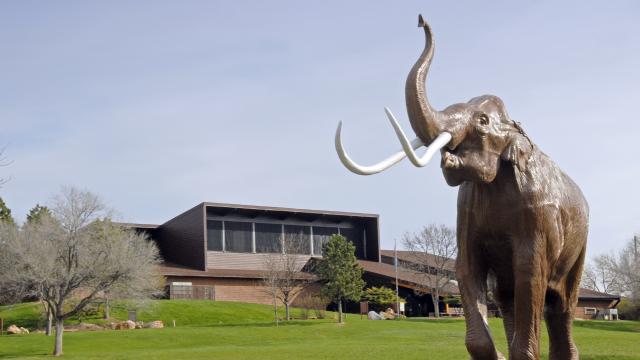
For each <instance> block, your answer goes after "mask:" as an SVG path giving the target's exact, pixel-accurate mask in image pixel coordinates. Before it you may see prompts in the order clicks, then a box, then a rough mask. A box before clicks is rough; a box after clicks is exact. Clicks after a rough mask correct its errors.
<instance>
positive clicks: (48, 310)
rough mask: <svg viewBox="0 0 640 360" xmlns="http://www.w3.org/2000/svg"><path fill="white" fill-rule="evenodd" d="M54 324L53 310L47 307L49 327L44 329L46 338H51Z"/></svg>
mask: <svg viewBox="0 0 640 360" xmlns="http://www.w3.org/2000/svg"><path fill="white" fill-rule="evenodd" d="M52 324H53V313H52V312H51V308H50V307H49V306H47V326H46V327H45V329H44V334H45V335H46V336H51V325H52Z"/></svg>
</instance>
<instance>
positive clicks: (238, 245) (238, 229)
mask: <svg viewBox="0 0 640 360" xmlns="http://www.w3.org/2000/svg"><path fill="white" fill-rule="evenodd" d="M252 236H253V227H252V225H251V223H250V222H239V221H225V222H224V245H225V251H231V252H242V253H250V252H251V238H252Z"/></svg>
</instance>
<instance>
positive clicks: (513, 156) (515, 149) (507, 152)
mask: <svg viewBox="0 0 640 360" xmlns="http://www.w3.org/2000/svg"><path fill="white" fill-rule="evenodd" d="M532 150H533V148H532V146H531V143H530V142H529V140H528V139H527V138H525V137H524V136H522V135H521V134H517V135H513V137H512V138H511V140H510V141H509V144H508V145H507V147H506V148H505V149H504V151H503V152H502V155H501V157H502V159H503V160H506V161H510V162H511V163H512V164H513V165H514V166H517V167H518V170H520V171H525V170H526V169H527V162H528V161H529V157H530V156H531V151H532Z"/></svg>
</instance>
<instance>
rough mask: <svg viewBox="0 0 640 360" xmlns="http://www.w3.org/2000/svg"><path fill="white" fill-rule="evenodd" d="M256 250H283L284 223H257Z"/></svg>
mask: <svg viewBox="0 0 640 360" xmlns="http://www.w3.org/2000/svg"><path fill="white" fill-rule="evenodd" d="M256 252H257V253H280V252H282V225H280V224H261V223H256Z"/></svg>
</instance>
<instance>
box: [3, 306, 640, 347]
mask: <svg viewBox="0 0 640 360" xmlns="http://www.w3.org/2000/svg"><path fill="white" fill-rule="evenodd" d="M114 311H115V315H117V316H118V317H121V318H125V317H126V312H125V309H124V308H120V307H119V308H117V309H116V310H114ZM271 311H272V309H271V307H269V306H264V305H252V304H242V303H229V302H207V301H202V302H194V301H168V300H163V301H158V302H153V303H152V304H149V306H148V307H146V309H145V310H143V311H140V313H139V318H141V319H142V320H145V321H149V320H156V319H162V320H164V321H165V323H169V322H170V321H171V320H173V319H174V318H175V320H176V323H177V327H175V328H173V327H169V328H165V329H142V330H123V331H111V330H105V331H95V332H77V333H67V334H65V340H64V342H65V356H64V357H65V358H69V359H98V358H100V359H104V358H107V359H171V360H175V359H183V358H188V359H190V360H195V359H292V358H295V359H363V358H366V359H390V358H392V359H465V358H468V355H467V354H466V350H465V347H464V337H465V325H464V321H462V320H460V319H442V320H425V319H411V320H402V321H369V320H366V319H364V320H360V318H359V316H357V315H349V316H348V319H347V323H346V324H345V325H342V326H340V325H338V324H336V323H335V322H333V321H331V320H320V321H318V320H308V321H304V320H298V321H292V322H289V323H287V324H286V325H285V326H279V327H275V325H274V324H273V323H271V321H272V312H271ZM20 314H22V315H20ZM18 315H20V316H25V317H26V318H25V319H18V318H17V317H16V316H18ZM0 316H5V317H7V316H10V319H13V320H15V321H16V323H20V322H21V321H27V322H28V321H34V320H33V318H34V317H35V318H37V317H38V307H37V304H36V305H34V304H22V305H20V306H15V307H13V308H11V309H8V308H6V307H3V308H1V309H0ZM29 319H31V320H29ZM75 321H77V320H75ZM92 321H100V320H99V319H93V320H92ZM489 324H490V327H491V329H492V331H493V333H494V337H495V339H496V344H497V346H498V347H499V349H500V350H501V351H502V352H506V348H507V345H506V340H505V336H504V332H503V330H502V322H501V320H500V319H490V322H489ZM574 334H575V339H576V342H577V345H578V348H579V350H580V355H581V357H580V358H581V359H587V360H589V359H617V360H629V359H640V322H629V321H618V322H604V321H576V322H575V326H574ZM547 347H548V341H547V337H546V332H545V331H543V336H542V351H543V353H542V358H543V359H546V358H547V356H546V353H547V350H546V349H547ZM52 348H53V338H48V337H45V336H44V335H41V334H30V335H19V336H2V337H0V358H26V359H31V358H33V359H37V358H42V357H46V356H48V354H50V352H51V350H52Z"/></svg>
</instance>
